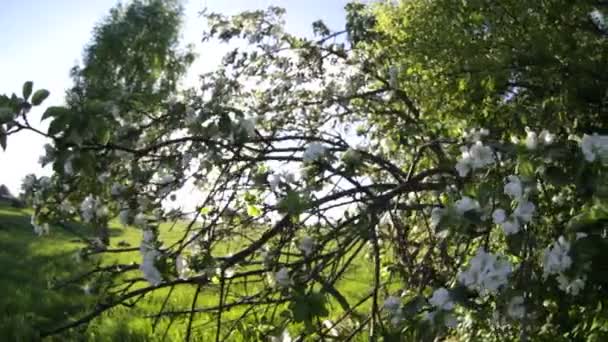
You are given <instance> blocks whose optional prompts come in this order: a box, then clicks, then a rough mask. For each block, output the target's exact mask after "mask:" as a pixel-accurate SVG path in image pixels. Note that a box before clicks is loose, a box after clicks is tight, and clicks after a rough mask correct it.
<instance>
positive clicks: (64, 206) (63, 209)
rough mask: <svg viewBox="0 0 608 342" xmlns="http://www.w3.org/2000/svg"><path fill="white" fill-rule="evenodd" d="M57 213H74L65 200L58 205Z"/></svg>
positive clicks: (70, 205)
mask: <svg viewBox="0 0 608 342" xmlns="http://www.w3.org/2000/svg"><path fill="white" fill-rule="evenodd" d="M59 211H61V212H62V213H64V214H72V213H74V207H73V206H72V204H71V203H70V202H69V201H68V200H67V199H65V200H63V201H62V202H61V204H60V205H59Z"/></svg>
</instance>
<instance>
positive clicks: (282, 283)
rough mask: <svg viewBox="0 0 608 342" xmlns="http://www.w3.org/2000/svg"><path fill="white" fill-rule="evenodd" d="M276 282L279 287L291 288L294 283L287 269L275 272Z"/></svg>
mask: <svg viewBox="0 0 608 342" xmlns="http://www.w3.org/2000/svg"><path fill="white" fill-rule="evenodd" d="M274 281H275V284H277V285H278V286H279V287H289V286H290V285H291V284H292V283H293V281H292V280H291V277H290V276H289V270H288V269H287V268H285V267H283V268H281V269H280V270H279V271H278V272H275V274H274Z"/></svg>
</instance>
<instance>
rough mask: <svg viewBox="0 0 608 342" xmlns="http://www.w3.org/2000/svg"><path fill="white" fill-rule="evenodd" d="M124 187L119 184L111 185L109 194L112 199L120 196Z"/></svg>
mask: <svg viewBox="0 0 608 342" xmlns="http://www.w3.org/2000/svg"><path fill="white" fill-rule="evenodd" d="M124 188H125V187H124V186H123V185H122V184H120V183H114V184H112V188H111V189H110V194H111V195H112V196H114V197H118V196H120V195H121V194H122V192H123V191H124Z"/></svg>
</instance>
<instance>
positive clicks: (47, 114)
mask: <svg viewBox="0 0 608 342" xmlns="http://www.w3.org/2000/svg"><path fill="white" fill-rule="evenodd" d="M69 112H70V110H69V109H67V108H65V107H58V106H53V107H49V108H47V109H46V110H45V111H44V114H42V118H41V119H40V121H44V120H46V119H48V118H51V117H58V116H61V115H66V114H68V113H69Z"/></svg>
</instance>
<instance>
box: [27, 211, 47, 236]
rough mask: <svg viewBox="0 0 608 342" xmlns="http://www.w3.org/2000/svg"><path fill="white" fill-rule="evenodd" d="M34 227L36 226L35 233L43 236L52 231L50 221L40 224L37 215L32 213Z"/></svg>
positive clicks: (31, 221)
mask: <svg viewBox="0 0 608 342" xmlns="http://www.w3.org/2000/svg"><path fill="white" fill-rule="evenodd" d="M30 223H31V224H32V227H34V233H35V234H36V235H38V236H42V235H45V234H48V233H49V231H50V227H49V224H48V223H43V224H38V221H37V219H36V217H35V216H33V215H32V218H31V220H30Z"/></svg>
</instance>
